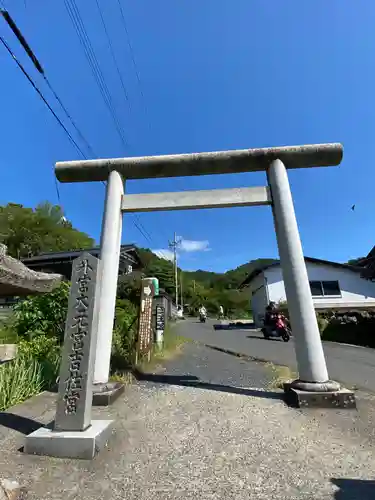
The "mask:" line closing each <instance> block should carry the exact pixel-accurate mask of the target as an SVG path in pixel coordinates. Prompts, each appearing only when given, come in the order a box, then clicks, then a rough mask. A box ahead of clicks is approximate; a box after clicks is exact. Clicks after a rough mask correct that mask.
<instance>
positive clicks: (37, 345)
mask: <svg viewBox="0 0 375 500" xmlns="http://www.w3.org/2000/svg"><path fill="white" fill-rule="evenodd" d="M18 352H19V354H20V355H21V356H24V357H29V358H31V359H33V360H36V361H37V362H38V363H39V365H40V367H41V370H42V377H43V389H49V388H51V386H53V385H54V384H55V382H56V379H57V377H58V374H59V370H60V361H61V347H60V344H59V341H58V339H57V338H54V337H46V336H45V335H39V336H36V337H34V338H33V340H32V341H31V342H27V341H25V340H21V341H20V342H19V344H18Z"/></svg>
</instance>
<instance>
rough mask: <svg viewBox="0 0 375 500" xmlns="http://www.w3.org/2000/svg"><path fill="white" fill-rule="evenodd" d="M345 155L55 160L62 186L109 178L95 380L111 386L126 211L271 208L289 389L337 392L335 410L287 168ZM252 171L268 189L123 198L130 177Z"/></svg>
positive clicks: (319, 147)
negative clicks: (289, 360) (287, 339)
mask: <svg viewBox="0 0 375 500" xmlns="http://www.w3.org/2000/svg"><path fill="white" fill-rule="evenodd" d="M342 155H343V148H342V145H341V144H314V145H305V146H290V147H276V148H261V149H244V150H234V151H219V152H210V153H194V154H179V155H163V156H146V157H135V158H114V159H98V160H84V161H68V162H58V163H56V167H55V173H56V177H57V179H58V180H59V181H60V182H97V181H107V188H106V189H107V190H106V200H105V206H104V215H103V222H102V232H101V242H100V248H101V254H100V259H101V280H100V281H101V290H100V299H99V318H98V332H97V347H96V360H95V373H94V382H95V383H97V384H99V383H107V381H108V376H109V365H110V355H111V343H112V329H113V322H114V314H115V300H116V287H117V278H118V265H119V251H120V244H121V233H122V213H123V212H145V211H149V212H153V211H161V210H189V209H199V208H219V207H243V206H250V205H271V206H272V211H273V217H274V224H275V231H276V237H277V243H278V248H279V255H280V262H281V265H282V270H283V276H284V282H285V289H286V295H287V300H288V306H289V314H290V321H291V326H292V330H293V333H294V338H295V351H296V358H297V364H298V371H299V379H298V380H296V381H294V382H293V383H292V384H291V387H292V388H290V387H289V391H294V393H295V394H297V396H296V397H297V400H298V398H299V397H300V395H301V394H300V393H301V391H304V393H305V392H307V393H314V394H315V396H314V398H315V399H316V394H317V393H319V392H323V393H324V394H325V395H324V399H325V400H327V394H329V393H331V394H335V398H334V399H335V402H334V404H335V405H337V404H338V402H337V401H338V393H339V391H340V386H339V384H338V383H337V382H334V381H330V380H329V377H328V372H327V367H326V361H325V357H324V352H323V348H322V343H321V339H320V333H319V329H318V325H317V320H316V316H315V310H314V306H313V301H312V297H311V292H310V286H309V280H308V276H307V270H306V265H305V261H304V256H303V252H302V245H301V240H300V236H299V231H298V226H297V221H296V216H295V212H294V206H293V200H292V194H291V191H290V186H289V181H288V175H287V169H296V168H308V167H326V166H336V165H339V164H340V162H341V160H342ZM255 171H265V172H266V173H267V179H268V186H265V187H243V188H234V189H218V190H206V191H184V192H172V193H154V194H130V195H127V194H124V186H125V182H126V180H127V179H148V178H165V177H184V176H196V175H209V174H230V173H233V174H234V173H240V172H255ZM305 396H306V394H305V395H304V397H305ZM341 399H342V395H341ZM341 399H340V398H339V400H340V401H341ZM304 401H305V400H304Z"/></svg>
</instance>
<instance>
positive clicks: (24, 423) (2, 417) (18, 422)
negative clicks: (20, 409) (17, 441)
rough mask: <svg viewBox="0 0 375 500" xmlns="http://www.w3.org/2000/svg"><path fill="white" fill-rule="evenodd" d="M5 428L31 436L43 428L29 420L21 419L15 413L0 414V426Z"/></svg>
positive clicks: (34, 421)
mask: <svg viewBox="0 0 375 500" xmlns="http://www.w3.org/2000/svg"><path fill="white" fill-rule="evenodd" d="M1 425H2V426H3V427H7V428H8V429H12V430H14V431H17V432H21V433H22V434H25V435H27V434H31V433H32V432H34V431H37V430H38V429H40V428H41V427H45V426H44V425H43V424H41V423H40V422H38V421H36V420H32V419H31V418H27V417H22V416H21V415H17V414H16V413H6V412H0V426H1Z"/></svg>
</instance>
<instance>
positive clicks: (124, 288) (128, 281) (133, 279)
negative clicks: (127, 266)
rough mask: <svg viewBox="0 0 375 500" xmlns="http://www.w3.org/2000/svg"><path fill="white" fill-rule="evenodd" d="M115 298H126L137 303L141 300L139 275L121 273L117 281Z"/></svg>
mask: <svg viewBox="0 0 375 500" xmlns="http://www.w3.org/2000/svg"><path fill="white" fill-rule="evenodd" d="M117 298H118V299H127V300H129V301H130V302H132V303H133V304H137V305H138V304H139V302H140V300H141V276H140V274H139V275H126V274H125V275H122V276H120V277H119V279H118V283H117Z"/></svg>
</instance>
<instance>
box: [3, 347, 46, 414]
mask: <svg viewBox="0 0 375 500" xmlns="http://www.w3.org/2000/svg"><path fill="white" fill-rule="evenodd" d="M43 387H44V381H43V371H42V367H41V365H40V363H39V362H38V361H37V360H35V359H33V358H32V357H30V356H27V355H20V356H18V357H17V358H16V359H15V360H14V361H11V362H9V363H5V364H3V365H0V411H4V410H6V409H7V408H9V407H10V406H14V405H16V404H19V403H22V401H25V399H28V398H30V397H31V396H34V395H35V394H38V393H39V392H40V391H41V390H43Z"/></svg>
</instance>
